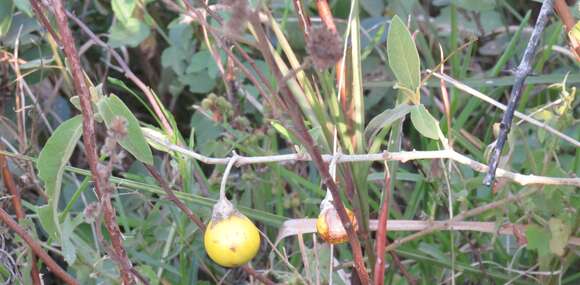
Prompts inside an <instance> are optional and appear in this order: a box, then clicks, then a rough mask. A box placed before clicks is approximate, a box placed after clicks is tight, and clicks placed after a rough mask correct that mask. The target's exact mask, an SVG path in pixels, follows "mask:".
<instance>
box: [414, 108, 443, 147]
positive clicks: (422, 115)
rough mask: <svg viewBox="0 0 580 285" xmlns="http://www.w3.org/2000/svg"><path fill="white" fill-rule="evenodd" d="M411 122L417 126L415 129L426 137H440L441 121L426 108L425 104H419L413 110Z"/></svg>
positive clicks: (436, 138) (435, 138)
mask: <svg viewBox="0 0 580 285" xmlns="http://www.w3.org/2000/svg"><path fill="white" fill-rule="evenodd" d="M411 122H412V123H413V126H415V129H417V131H419V133H421V135H423V136H424V137H428V138H430V139H434V140H438V139H439V133H440V132H441V130H440V129H439V122H437V120H435V118H433V116H431V114H430V113H429V111H427V109H425V106H423V105H418V106H416V107H415V108H413V110H411Z"/></svg>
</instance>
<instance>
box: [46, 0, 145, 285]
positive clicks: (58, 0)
mask: <svg viewBox="0 0 580 285" xmlns="http://www.w3.org/2000/svg"><path fill="white" fill-rule="evenodd" d="M52 4H53V7H54V15H55V18H56V23H57V26H58V29H59V32H60V35H61V43H62V45H63V48H64V54H65V56H66V58H67V59H68V62H69V65H70V71H71V74H72V78H73V84H74V89H75V91H76V93H77V94H79V98H80V106H81V112H82V116H83V144H84V146H85V154H86V157H87V160H88V163H89V168H90V169H91V173H92V176H93V179H94V182H95V192H96V194H97V197H98V198H99V200H101V203H102V205H103V216H104V219H105V227H106V228H107V231H108V232H109V236H110V238H111V243H112V246H113V250H114V251H115V255H116V256H117V257H118V259H119V260H118V263H119V264H118V265H119V271H120V272H121V279H122V282H123V284H134V283H135V280H134V279H133V277H132V275H131V273H130V268H131V267H132V266H131V262H130V261H129V258H128V256H127V253H126V251H125V248H123V238H122V236H121V230H120V229H119V225H118V224H117V221H116V215H115V209H114V208H113V207H112V204H111V201H110V194H109V193H106V192H108V191H109V190H110V188H111V187H110V185H109V182H108V180H107V177H105V176H106V175H104V174H103V173H101V172H100V171H99V170H98V168H97V167H98V161H99V159H98V156H97V149H96V139H95V137H96V136H95V122H94V117H93V109H92V106H91V96H90V93H89V88H88V87H87V84H86V82H85V78H84V73H83V71H82V68H81V64H80V58H79V55H78V52H77V49H76V47H75V43H74V39H73V36H72V32H71V30H70V28H69V26H68V20H67V16H66V11H65V9H64V5H63V3H62V0H54V1H52Z"/></svg>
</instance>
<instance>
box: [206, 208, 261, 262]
mask: <svg viewBox="0 0 580 285" xmlns="http://www.w3.org/2000/svg"><path fill="white" fill-rule="evenodd" d="M204 245H205V250H206V252H207V254H208V255H209V257H210V258H211V259H212V260H213V261H215V263H217V264H219V265H221V266H224V267H238V266H241V265H244V264H246V263H247V262H248V261H250V260H251V259H252V258H254V256H256V253H258V249H259V247H260V233H259V231H258V228H256V226H255V225H254V223H252V221H250V219H248V218H247V217H246V216H244V215H242V214H240V213H235V214H232V215H230V216H229V217H227V218H224V219H222V220H219V221H214V220H212V221H210V223H209V224H208V226H207V229H206V231H205V236H204Z"/></svg>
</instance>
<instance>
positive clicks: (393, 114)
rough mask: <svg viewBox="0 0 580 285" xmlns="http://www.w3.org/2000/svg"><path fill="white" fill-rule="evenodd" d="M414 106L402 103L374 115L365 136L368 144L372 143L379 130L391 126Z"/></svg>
mask: <svg viewBox="0 0 580 285" xmlns="http://www.w3.org/2000/svg"><path fill="white" fill-rule="evenodd" d="M412 109H413V106H411V105H407V104H400V105H398V106H396V107H395V108H393V109H387V110H385V111H383V112H382V113H380V114H378V115H377V116H376V117H374V118H373V119H372V120H371V121H370V122H369V123H368V124H367V127H366V129H365V138H366V139H367V142H368V144H370V143H371V142H372V141H373V140H374V138H375V136H376V135H377V134H378V133H379V131H380V130H381V129H383V128H385V127H390V126H391V124H393V123H394V122H395V121H396V120H398V119H401V118H403V117H405V116H406V115H407V114H409V112H411V110H412Z"/></svg>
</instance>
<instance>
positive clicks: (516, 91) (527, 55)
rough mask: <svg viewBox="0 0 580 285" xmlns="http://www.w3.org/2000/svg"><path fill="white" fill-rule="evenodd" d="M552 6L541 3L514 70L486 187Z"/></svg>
mask: <svg viewBox="0 0 580 285" xmlns="http://www.w3.org/2000/svg"><path fill="white" fill-rule="evenodd" d="M553 4H554V0H544V2H543V3H542V9H541V10H540V14H539V16H538V20H537V21H536V25H535V26H534V30H533V31H532V36H531V37H530V41H529V42H528V46H527V47H526V50H525V51H524V56H523V57H522V61H521V62H520V65H519V66H518V68H517V70H516V73H515V81H514V86H513V88H512V91H511V94H510V98H509V102H508V104H507V109H506V111H505V113H504V114H503V118H502V120H501V123H500V125H499V136H498V138H497V143H496V145H495V146H494V148H493V150H492V153H491V157H490V159H489V170H488V171H487V174H486V175H485V178H484V179H483V184H484V185H486V186H491V184H492V183H493V181H494V180H495V171H496V169H497V167H498V165H499V158H500V155H501V151H502V150H503V146H504V144H505V142H506V140H507V135H508V133H509V131H510V128H511V126H512V121H513V118H514V112H515V110H516V108H517V106H518V102H519V101H520V98H521V95H522V87H523V86H524V81H525V80H526V77H527V76H528V74H529V73H530V71H531V70H532V63H531V61H532V59H533V57H534V55H535V53H536V48H537V47H538V45H539V43H540V40H541V36H542V31H543V30H544V27H545V26H546V23H547V22H548V16H549V15H550V13H551V12H552V6H553Z"/></svg>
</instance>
